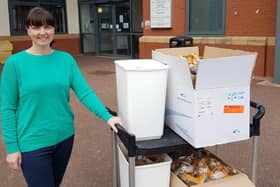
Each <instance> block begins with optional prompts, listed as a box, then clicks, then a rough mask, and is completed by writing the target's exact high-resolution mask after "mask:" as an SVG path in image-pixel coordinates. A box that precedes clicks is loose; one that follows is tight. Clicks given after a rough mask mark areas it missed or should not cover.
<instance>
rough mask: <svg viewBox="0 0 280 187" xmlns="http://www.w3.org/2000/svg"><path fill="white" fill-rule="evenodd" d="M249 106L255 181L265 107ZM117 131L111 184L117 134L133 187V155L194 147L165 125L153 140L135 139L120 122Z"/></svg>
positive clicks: (114, 184) (114, 174) (114, 148)
mask: <svg viewBox="0 0 280 187" xmlns="http://www.w3.org/2000/svg"><path fill="white" fill-rule="evenodd" d="M250 106H251V107H252V108H254V109H256V110H257V112H256V113H255V114H254V115H253V117H252V123H250V124H249V125H250V137H253V144H254V146H253V149H254V150H253V151H254V154H253V161H252V181H253V182H254V183H255V180H256V165H257V148H258V139H255V137H256V138H258V136H260V121H261V119H262V117H263V116H264V114H265V108H264V107H263V106H262V105H260V104H258V103H256V102H253V101H251V102H250ZM107 109H108V110H109V112H110V113H111V114H112V115H116V112H114V111H112V110H110V109H109V108H107ZM116 127H117V129H118V133H117V134H116V133H114V131H112V144H113V179H114V181H113V186H114V187H116V185H117V181H116V178H117V168H116V162H117V158H116V151H117V149H116V146H117V140H116V139H117V136H118V137H119V139H120V141H121V142H122V143H123V144H124V146H125V147H126V149H127V154H128V158H129V165H130V176H129V178H130V182H129V183H130V185H129V186H130V187H134V186H135V184H134V171H133V170H134V169H133V168H134V167H135V156H137V155H146V154H156V153H170V152H176V151H184V150H187V149H195V148H194V147H193V146H191V145H190V144H189V143H188V142H187V141H185V140H184V139H182V138H181V137H180V136H179V135H177V134H176V133H175V132H174V131H173V130H171V129H170V128H169V127H167V126H165V128H164V133H163V136H162V137H161V138H160V139H155V140H145V141H136V138H135V135H133V134H131V133H129V132H127V131H126V130H125V129H124V128H123V127H122V126H121V125H120V124H116Z"/></svg>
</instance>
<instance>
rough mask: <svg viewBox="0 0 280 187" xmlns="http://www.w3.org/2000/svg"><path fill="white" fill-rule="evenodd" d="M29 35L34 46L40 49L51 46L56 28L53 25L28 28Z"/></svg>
mask: <svg viewBox="0 0 280 187" xmlns="http://www.w3.org/2000/svg"><path fill="white" fill-rule="evenodd" d="M27 34H28V36H29V37H30V38H31V40H32V43H33V45H36V46H38V47H45V46H49V45H50V43H51V42H52V41H53V38H54V27H53V26H51V25H42V26H33V25H30V26H29V27H28V28H27Z"/></svg>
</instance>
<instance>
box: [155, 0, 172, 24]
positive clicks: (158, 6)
mask: <svg viewBox="0 0 280 187" xmlns="http://www.w3.org/2000/svg"><path fill="white" fill-rule="evenodd" d="M150 8H151V9H150V14H151V28H171V27H172V23H171V20H172V19H171V9H172V0H150Z"/></svg>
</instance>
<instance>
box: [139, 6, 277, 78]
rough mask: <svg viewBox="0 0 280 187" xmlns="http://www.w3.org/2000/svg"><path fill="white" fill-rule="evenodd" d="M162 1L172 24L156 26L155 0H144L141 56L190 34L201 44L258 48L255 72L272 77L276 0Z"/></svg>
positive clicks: (255, 73)
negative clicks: (154, 24) (168, 12)
mask: <svg viewBox="0 0 280 187" xmlns="http://www.w3.org/2000/svg"><path fill="white" fill-rule="evenodd" d="M160 1H161V4H162V3H164V4H166V6H167V5H168V4H170V10H169V9H168V8H167V7H166V10H167V11H170V12H171V14H170V16H169V15H168V14H166V13H165V14H163V16H162V17H164V16H169V19H170V22H171V26H168V25H167V26H166V25H164V27H163V28H161V27H160V26H159V27H153V25H152V23H151V19H156V21H158V20H157V19H159V18H157V17H156V16H157V15H152V14H153V12H152V11H156V10H153V9H156V8H155V7H152V6H156V4H155V2H156V0H143V7H144V9H143V21H144V36H143V37H141V39H140V57H141V58H150V57H151V51H152V50H153V49H156V48H163V47H168V46H169V39H170V37H173V36H181V35H188V36H192V37H193V39H194V45H198V46H200V47H203V46H205V45H209V46H216V47H224V48H231V49H241V50H246V51H255V52H258V57H257V62H256V66H255V71H254V75H255V76H268V77H273V73H274V61H275V60H274V58H275V53H274V51H275V33H276V14H277V0H246V1H243V0H234V1H233V0H211V1H209V0H208V1H205V0H186V1H177V0H160ZM158 2H159V1H158ZM153 3H154V4H153ZM159 8H162V9H163V8H164V7H163V6H162V5H160V6H159ZM160 13H161V12H159V13H158V15H160ZM153 16H154V17H153ZM161 20H162V21H166V19H161ZM201 52H202V51H201Z"/></svg>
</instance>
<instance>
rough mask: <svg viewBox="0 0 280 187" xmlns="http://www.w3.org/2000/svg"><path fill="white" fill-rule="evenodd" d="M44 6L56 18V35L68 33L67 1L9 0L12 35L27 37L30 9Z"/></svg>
mask: <svg viewBox="0 0 280 187" xmlns="http://www.w3.org/2000/svg"><path fill="white" fill-rule="evenodd" d="M35 6H42V7H44V8H45V9H47V10H49V11H50V12H51V13H52V14H53V15H54V17H55V23H56V33H58V34H63V33H67V22H66V11H65V10H66V5H65V0H26V1H19V0H9V14H10V30H11V35H25V34H26V30H25V28H24V23H25V17H26V15H27V13H28V11H29V10H30V8H32V7H35Z"/></svg>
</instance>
